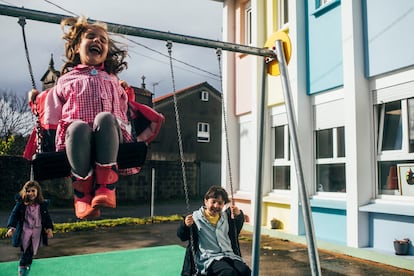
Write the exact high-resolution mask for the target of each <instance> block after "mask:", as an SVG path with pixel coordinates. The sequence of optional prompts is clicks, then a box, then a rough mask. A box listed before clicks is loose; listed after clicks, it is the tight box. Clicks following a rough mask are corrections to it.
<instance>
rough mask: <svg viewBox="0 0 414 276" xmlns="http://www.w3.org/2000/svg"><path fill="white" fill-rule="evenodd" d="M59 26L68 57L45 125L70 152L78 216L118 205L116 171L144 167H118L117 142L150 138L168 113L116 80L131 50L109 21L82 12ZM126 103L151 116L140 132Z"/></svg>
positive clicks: (49, 97)
mask: <svg viewBox="0 0 414 276" xmlns="http://www.w3.org/2000/svg"><path fill="white" fill-rule="evenodd" d="M61 26H62V29H63V31H64V35H63V39H64V40H65V41H66V44H65V52H66V58H67V60H66V62H65V63H64V65H63V68H62V72H61V76H60V77H59V79H58V80H57V83H56V85H55V86H54V87H52V88H51V89H49V90H48V91H47V94H46V95H45V99H43V100H42V102H44V111H43V112H44V113H43V122H42V124H43V125H45V126H48V127H50V128H56V139H55V140H56V150H57V151H62V150H65V151H66V155H67V157H68V161H69V164H70V166H71V177H72V181H73V182H72V183H73V189H74V207H75V214H76V216H77V217H78V218H80V219H84V218H93V217H99V216H100V208H101V207H110V208H115V207H116V184H117V182H118V173H121V174H134V173H138V172H139V169H140V168H128V169H124V170H120V171H118V165H117V156H118V149H119V144H120V143H128V142H134V141H144V142H146V143H150V142H151V141H152V140H153V139H154V138H155V136H156V135H157V134H158V132H159V129H160V126H161V124H162V122H163V120H164V117H163V116H162V115H161V114H159V113H157V112H156V111H155V110H153V109H151V108H150V107H148V106H146V105H143V104H139V103H136V102H134V98H135V95H134V90H133V88H131V87H129V86H128V84H127V83H126V82H125V81H121V80H119V79H118V77H117V74H118V73H120V72H121V71H122V70H124V69H126V68H127V62H126V61H125V60H124V59H125V57H126V55H127V51H126V49H123V48H121V47H120V46H118V45H117V44H116V43H115V41H113V40H112V39H111V38H110V37H109V35H108V31H107V26H106V24H104V23H99V22H95V23H89V22H88V21H87V20H86V18H84V17H79V18H67V19H64V20H63V21H62V22H61ZM44 93H46V92H44ZM38 94H39V92H38V91H37V90H32V91H31V92H29V99H30V100H31V101H32V102H33V103H34V102H35V100H36V96H37V95H38ZM128 106H130V107H131V108H132V109H133V110H134V111H135V112H136V113H140V114H141V115H143V116H144V117H145V118H146V119H147V120H148V121H149V124H148V125H147V126H146V128H145V129H144V130H143V131H142V132H141V133H137V135H136V137H135V136H134V135H133V132H132V128H131V123H130V122H129V118H128V117H129V115H130V114H128ZM130 110H131V109H130Z"/></svg>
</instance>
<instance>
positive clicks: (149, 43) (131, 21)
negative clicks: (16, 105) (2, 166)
mask: <svg viewBox="0 0 414 276" xmlns="http://www.w3.org/2000/svg"><path fill="white" fill-rule="evenodd" d="M0 4H2V5H7V6H14V7H24V8H26V9H32V10H38V11H44V12H49V13H56V14H63V15H68V16H74V15H83V16H85V17H88V18H90V19H94V20H98V21H104V22H109V23H115V24H122V25H127V26H133V27H139V28H145V29H150V30H156V31H162V32H171V33H175V34H181V35H185V36H194V37H199V38H206V39H212V40H220V41H221V40H222V5H223V4H222V3H220V2H217V1H213V0H139V1H137V0H135V1H134V0H116V1H109V0H71V1H64V0H4V1H3V0H0ZM17 21H18V18H16V17H10V16H4V15H0V26H1V28H0V37H1V41H2V42H1V43H0V60H1V62H0V84H1V86H0V92H1V91H2V90H3V91H6V92H13V93H17V94H19V95H20V94H21V95H26V93H27V92H28V91H29V90H30V89H31V88H32V83H31V78H30V74H29V67H28V64H27V60H26V54H25V49H24V43H23V36H22V28H21V26H20V25H19V24H18V23H17ZM24 28H25V33H26V40H27V46H28V50H29V57H30V63H31V65H32V69H33V74H34V79H35V81H36V86H37V88H38V89H39V90H40V89H41V82H40V79H41V78H42V76H43V74H44V73H45V72H46V70H47V69H48V65H49V61H50V58H51V55H53V59H54V63H55V69H57V70H60V69H61V66H62V64H63V60H64V51H63V50H64V41H63V39H62V34H63V32H62V30H61V27H60V25H58V24H53V23H45V22H37V21H33V20H26V25H25V27H24ZM111 37H112V38H114V39H115V40H116V41H118V42H120V43H123V44H126V45H127V47H128V54H129V56H128V58H127V62H128V69H127V70H126V71H123V72H121V73H120V75H119V77H120V78H121V79H124V80H126V81H127V82H128V83H129V84H130V85H133V86H136V87H140V86H141V82H142V79H141V77H142V76H145V83H146V88H147V89H148V90H150V91H151V92H153V93H154V92H155V95H154V97H159V96H162V95H165V94H167V93H171V92H173V91H174V86H173V81H172V77H171V70H170V62H169V58H168V50H167V47H166V42H165V41H161V40H154V39H146V38H140V37H134V36H120V35H117V34H114V35H111ZM172 56H173V58H174V59H176V60H177V61H173V66H174V67H173V68H174V69H173V72H174V83H175V89H176V90H180V89H183V88H186V87H189V86H192V85H195V84H198V83H201V82H205V81H207V82H208V83H209V84H211V85H212V86H213V87H215V88H216V89H218V90H219V91H220V90H221V84H220V78H219V76H218V75H219V65H218V61H217V56H216V51H215V49H211V48H206V47H197V46H191V45H185V44H179V43H173V46H172Z"/></svg>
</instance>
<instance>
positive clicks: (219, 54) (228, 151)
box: [216, 48, 234, 206]
mask: <svg viewBox="0 0 414 276" xmlns="http://www.w3.org/2000/svg"><path fill="white" fill-rule="evenodd" d="M221 53H222V49H220V48H217V50H216V55H217V61H218V66H219V76H220V85H221V107H222V111H223V124H224V137H225V142H226V156H227V168H228V172H229V183H230V193H231V203H232V205H233V206H234V195H233V175H232V171H231V166H230V148H229V137H228V128H227V113H226V103H225V100H224V94H223V72H222V66H221Z"/></svg>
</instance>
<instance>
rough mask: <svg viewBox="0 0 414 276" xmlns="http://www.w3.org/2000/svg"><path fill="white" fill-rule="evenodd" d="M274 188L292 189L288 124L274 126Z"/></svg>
mask: <svg viewBox="0 0 414 276" xmlns="http://www.w3.org/2000/svg"><path fill="white" fill-rule="evenodd" d="M273 136H274V153H273V154H274V159H273V189H275V190H290V143H289V141H290V140H289V133H288V126H287V125H282V126H275V127H273Z"/></svg>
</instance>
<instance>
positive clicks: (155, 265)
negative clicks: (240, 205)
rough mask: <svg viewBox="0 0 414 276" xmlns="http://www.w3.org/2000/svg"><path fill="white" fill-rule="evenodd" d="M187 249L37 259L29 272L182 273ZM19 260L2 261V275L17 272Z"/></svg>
mask: <svg viewBox="0 0 414 276" xmlns="http://www.w3.org/2000/svg"><path fill="white" fill-rule="evenodd" d="M184 254H185V249H184V248H183V247H181V246H179V245H169V246H158V247H147V248H140V249H133V250H123V251H111V252H105V253H96V254H85V255H75V256H64V257H55V258H44V259H36V258H35V259H34V261H33V264H32V267H31V269H30V273H29V275H30V276H38V275H39V276H40V275H42V276H45V275H48V276H49V275H51V276H52V275H53V276H54V275H56V276H69V275H70V276H86V275H88V276H94V275H100V276H103V275H111V276H116V275H145V276H147V275H149V276H150V275H157V276H158V275H180V273H181V268H182V264H183V260H184ZM17 266H18V262H17V261H14V262H4V263H0V275H2V276H9V275H10V276H12V275H13V276H14V275H17Z"/></svg>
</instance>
